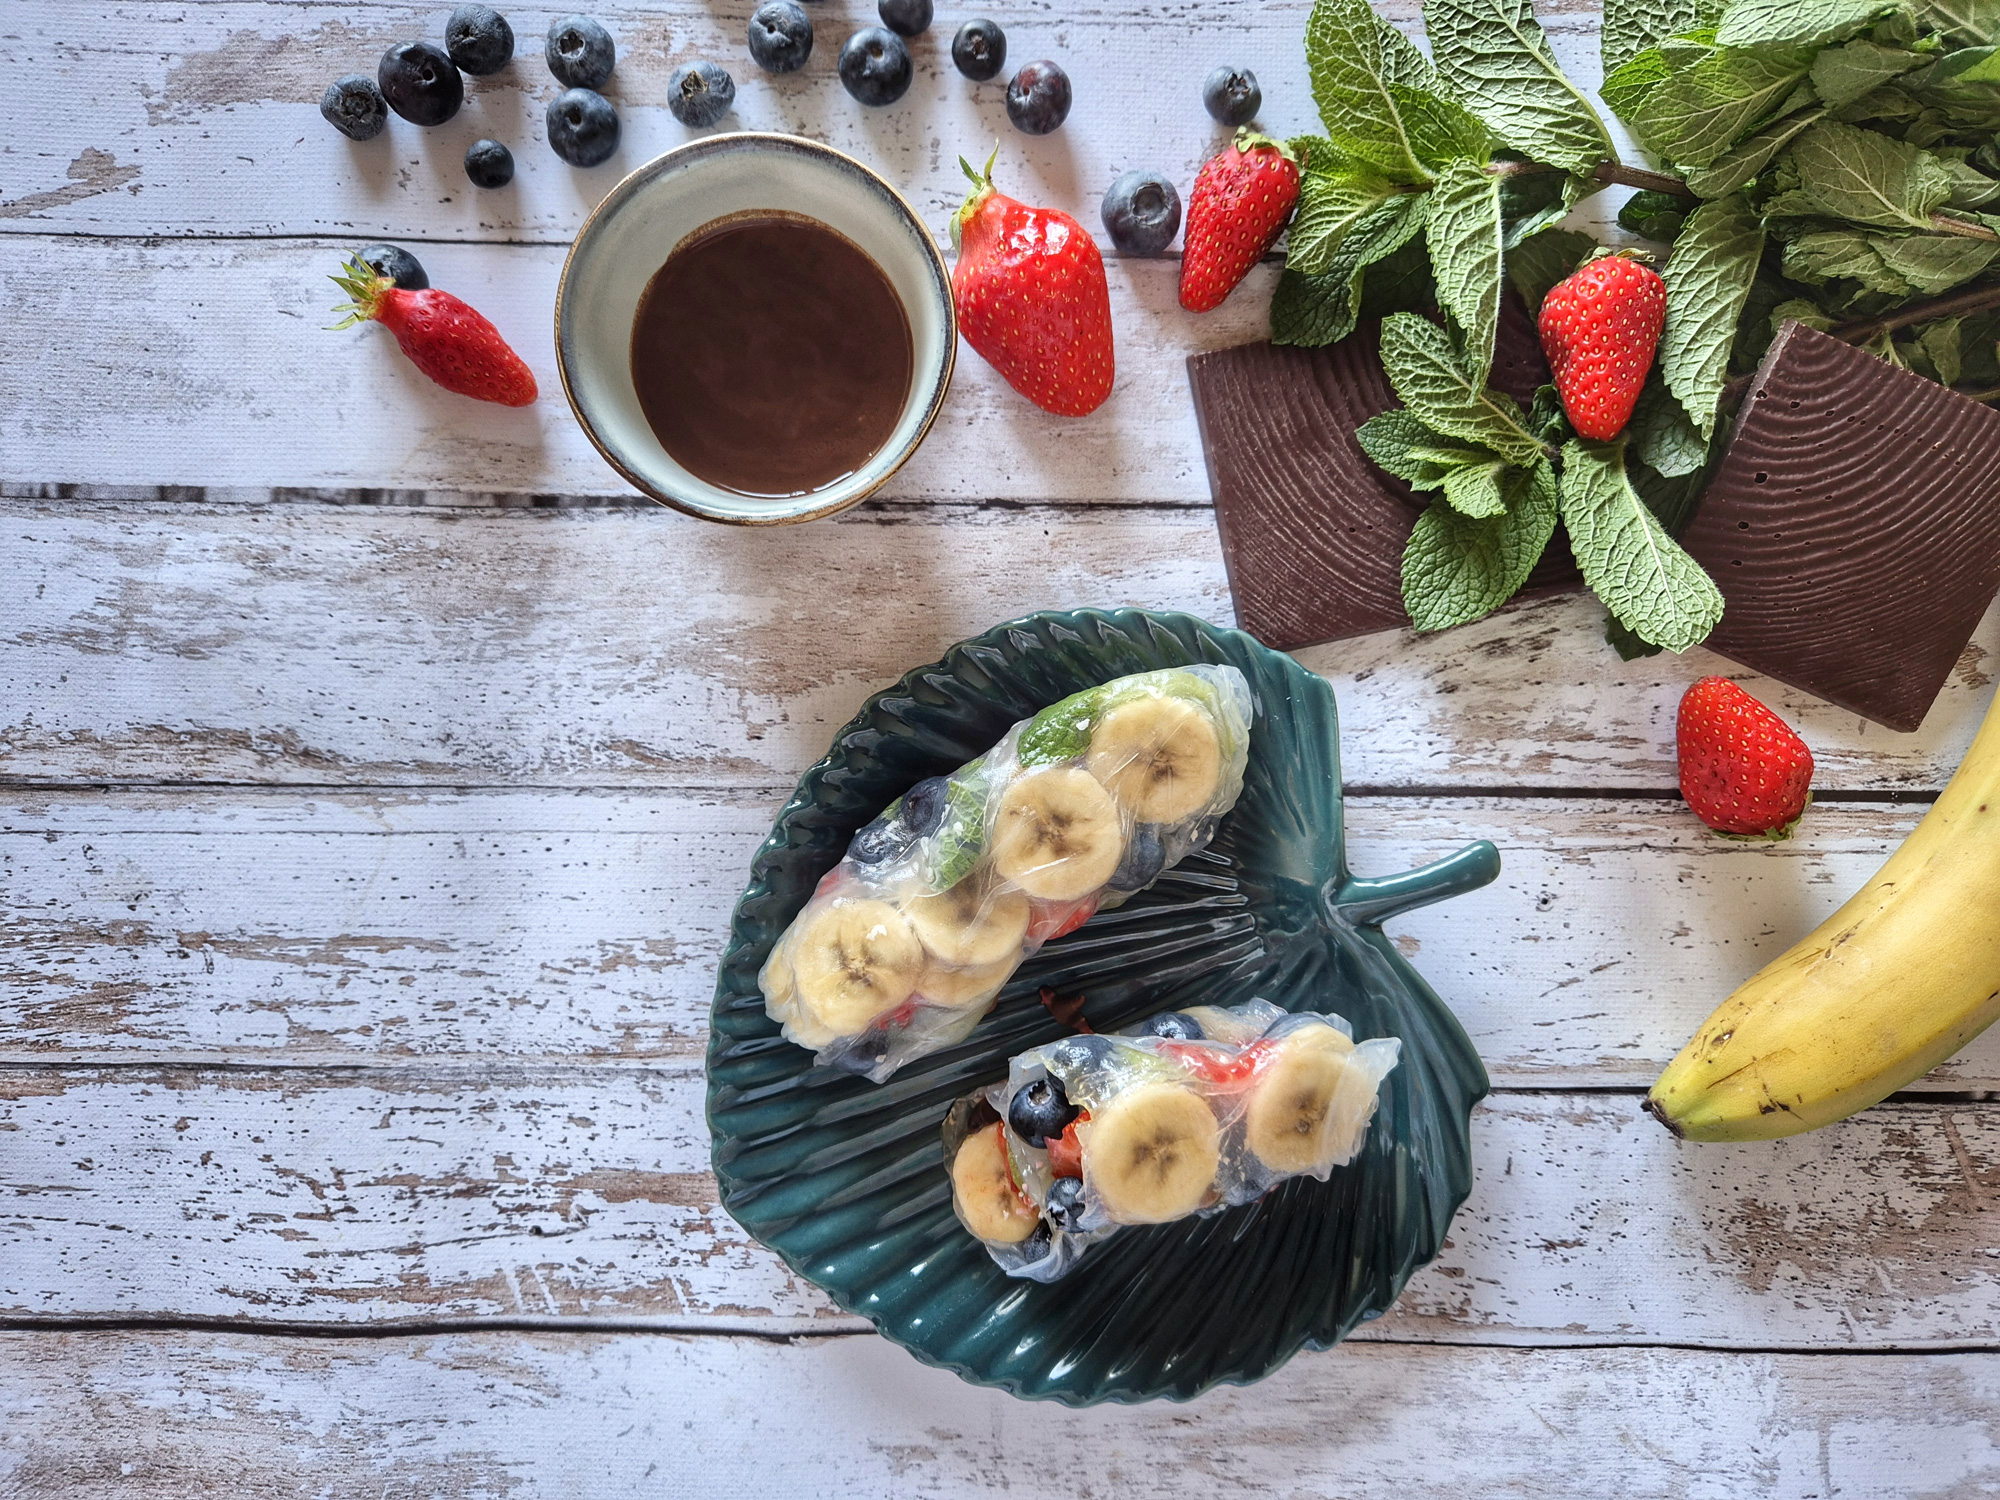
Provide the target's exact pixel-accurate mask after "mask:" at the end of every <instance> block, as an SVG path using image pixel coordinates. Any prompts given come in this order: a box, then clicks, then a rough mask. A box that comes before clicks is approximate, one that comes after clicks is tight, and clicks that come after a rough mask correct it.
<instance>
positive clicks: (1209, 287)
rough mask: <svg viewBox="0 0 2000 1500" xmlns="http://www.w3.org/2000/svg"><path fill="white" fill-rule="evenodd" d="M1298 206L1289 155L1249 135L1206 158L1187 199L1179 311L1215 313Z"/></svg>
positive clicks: (1295, 169)
mask: <svg viewBox="0 0 2000 1500" xmlns="http://www.w3.org/2000/svg"><path fill="white" fill-rule="evenodd" d="M1298 201H1299V164H1298V161H1297V159H1296V158H1295V157H1293V155H1292V153H1291V152H1290V150H1288V149H1287V148H1286V147H1285V146H1283V145H1281V144H1280V143H1278V142H1277V141H1274V140H1272V139H1271V138H1270V137H1269V136H1268V135H1260V134H1258V133H1257V132H1256V131H1253V130H1239V131H1237V132H1236V142H1235V144H1234V145H1232V146H1230V147H1229V149H1228V150H1226V151H1224V152H1223V153H1222V154H1221V155H1220V156H1216V157H1211V158H1210V159H1209V160H1208V161H1207V162H1205V163H1203V165H1202V169H1201V170H1200V171H1199V172H1197V173H1196V174H1195V179H1194V189H1193V191H1191V192H1190V193H1189V194H1188V207H1187V236H1186V238H1185V239H1184V240H1183V241H1182V245H1181V306H1182V307H1185V308H1186V309H1187V310H1188V311H1189V312H1207V311H1208V310H1209V309H1210V308H1213V307H1220V306H1221V305H1222V300H1223V298H1225V297H1227V296H1228V295H1229V294H1230V293H1231V292H1233V291H1235V290H1236V286H1237V283H1238V282H1240V281H1242V280H1243V278H1244V277H1245V276H1248V275H1249V274H1250V268H1251V267H1252V266H1254V265H1256V264H1257V262H1258V261H1260V260H1262V259H1263V258H1264V252H1265V251H1266V250H1269V249H1270V248H1271V246H1272V245H1273V244H1275V243H1276V242H1277V238H1278V236H1279V234H1281V233H1282V232H1283V231H1284V228H1285V224H1286V222H1287V221H1288V220H1289V219H1290V218H1291V217H1292V210H1293V209H1294V208H1295V207H1297V206H1298Z"/></svg>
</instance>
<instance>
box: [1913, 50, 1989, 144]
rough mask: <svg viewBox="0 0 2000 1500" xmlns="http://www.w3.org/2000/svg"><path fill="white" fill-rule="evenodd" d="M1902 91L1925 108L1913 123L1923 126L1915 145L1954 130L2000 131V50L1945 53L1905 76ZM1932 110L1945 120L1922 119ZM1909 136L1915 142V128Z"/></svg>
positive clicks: (1929, 141) (1928, 142) (1930, 140)
mask: <svg viewBox="0 0 2000 1500" xmlns="http://www.w3.org/2000/svg"><path fill="white" fill-rule="evenodd" d="M1901 89H1902V90H1906V91H1907V92H1908V93H1909V94H1911V95H1912V96H1913V102H1915V103H1917V104H1919V105H1922V106H1925V107H1926V108H1925V115H1920V116H1919V117H1918V119H1917V121H1916V125H1923V126H1926V128H1925V129H1924V130H1923V132H1922V133H1923V135H1924V137H1925V139H1923V140H1919V141H1917V142H1916V144H1919V145H1926V144H1930V143H1931V142H1932V141H1934V140H1935V139H1937V138H1938V137H1939V136H1940V135H1943V134H1947V133H1949V132H1950V130H1951V129H1953V128H1956V129H1958V130H1962V131H1974V132H1983V131H1988V130H1993V129H1995V128H2000V48H1995V47H1963V48H1960V49H1959V50H1958V51H1956V52H1948V53H1946V54H1945V55H1944V56H1943V57H1941V58H1939V59H1938V60H1937V61H1936V62H1934V63H1932V64H1931V65H1930V66H1929V67H1927V68H1924V69H1923V70H1922V71H1920V72H1916V73H1911V74H1908V75H1907V76H1905V78H1904V79H1903V80H1902V85H1901ZM1886 92H1897V91H1895V90H1892V91H1886ZM1932 111H1942V112H1943V115H1944V117H1945V118H1944V119H1942V120H1939V121H1937V122H1936V123H1935V124H1934V125H1933V124H1931V123H1930V122H1928V121H1927V120H1926V118H1925V116H1927V115H1929V114H1930V113H1931V112H1932ZM1909 133H1910V134H1911V136H1912V139H1915V135H1916V130H1915V126H1913V127H1912V130H1911V131H1910V132H1909Z"/></svg>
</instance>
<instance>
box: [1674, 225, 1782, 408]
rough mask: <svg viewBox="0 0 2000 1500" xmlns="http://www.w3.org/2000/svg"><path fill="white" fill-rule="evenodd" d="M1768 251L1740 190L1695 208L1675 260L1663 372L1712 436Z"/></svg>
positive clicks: (1683, 405) (1683, 401) (1760, 229)
mask: <svg viewBox="0 0 2000 1500" xmlns="http://www.w3.org/2000/svg"><path fill="white" fill-rule="evenodd" d="M1763 254H1764V231H1763V229H1762V227H1761V226H1760V224H1759V221H1758V217H1757V211H1756V210H1755V209H1754V208H1752V207H1751V206H1750V204H1749V202H1748V201H1747V200H1746V199H1745V198H1744V196H1743V195H1742V194H1741V193H1738V194H1736V195H1735V196H1733V197H1729V198H1718V199H1716V200H1714V201H1713V202H1710V203H1704V204H1702V205H1701V207H1699V208H1697V209H1696V210H1695V211H1694V212H1693V213H1691V214H1689V215H1688V221H1687V226H1686V227H1685V228H1684V229H1682V230H1681V233H1680V238H1679V239H1677V240H1675V241H1674V253H1673V254H1672V255H1671V256H1670V257H1669V258H1668V260H1667V268H1666V271H1665V272H1664V273H1663V274H1664V276H1665V279H1666V283H1667V323H1666V328H1665V329H1664V330H1663V331H1662V333H1661V335H1660V372H1661V374H1663V375H1664V376H1665V377H1666V382H1667V388H1668V389H1669V390H1671V391H1672V392H1673V393H1674V395H1675V396H1676V397H1677V398H1678V399H1679V400H1680V403H1681V406H1682V407H1683V408H1685V409H1686V411H1687V414H1688V416H1689V417H1690V418H1691V419H1692V420H1693V422H1694V425H1695V430H1696V431H1697V432H1699V433H1700V434H1701V436H1702V437H1703V439H1704V440H1705V439H1707V438H1708V437H1710V436H1711V435H1712V434H1713V433H1714V431H1715V416H1716V412H1715V407H1716V403H1717V402H1718V401H1719V400H1720V399H1721V398H1722V386H1723V382H1724V380H1725V378H1726V377H1727V375H1728V373H1729V350H1730V346H1731V345H1732V344H1734V343H1735V341H1736V321H1737V318H1738V316H1739V315H1740V314H1741V313H1742V311H1743V300H1744V298H1745V297H1747V296H1748V295H1749V294H1750V283H1751V282H1752V281H1754V280H1755V279H1756V276H1757V264H1758V262H1759V260H1761V259H1762V257H1763Z"/></svg>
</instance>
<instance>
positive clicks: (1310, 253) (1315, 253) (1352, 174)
mask: <svg viewBox="0 0 2000 1500" xmlns="http://www.w3.org/2000/svg"><path fill="white" fill-rule="evenodd" d="M1297 144H1298V143H1294V149H1296V146H1297ZM1304 144H1305V145H1306V147H1307V151H1306V156H1305V161H1306V170H1305V173H1304V175H1303V176H1302V177H1301V178H1300V180H1299V206H1298V211H1297V212H1296V213H1295V214H1294V215H1293V217H1292V222H1291V227H1290V228H1289V229H1288V230H1287V231H1286V235H1285V264H1286V265H1288V266H1291V267H1293V268H1294V269H1296V270H1300V271H1303V272H1305V273H1306V274H1307V275H1309V276H1316V275H1318V274H1319V273H1320V272H1322V271H1324V270H1326V269H1327V268H1328V267H1329V266H1331V265H1332V264H1333V255H1334V252H1335V251H1336V250H1338V249H1339V248H1340V244H1341V241H1342V240H1344V239H1346V238H1347V236H1348V234H1349V233H1351V232H1352V231H1353V229H1354V228H1355V226H1356V225H1358V224H1360V223H1362V222H1363V221H1364V220H1366V219H1367V217H1368V215H1369V214H1371V213H1373V212H1374V211H1375V210H1376V209H1378V208H1380V207H1381V206H1382V205H1383V204H1384V203H1387V202H1388V201H1389V200H1390V199H1392V198H1396V197H1400V196H1401V195H1402V194H1403V193H1404V192H1406V191H1407V189H1405V188H1404V186H1403V185H1402V184H1401V183H1398V182H1394V181H1392V180H1391V179H1389V178H1388V177H1385V176H1383V175H1381V174H1380V173H1379V172H1377V171H1375V170H1374V169H1373V168H1372V167H1369V166H1368V165H1366V164H1365V163H1360V162H1354V161H1352V160H1351V159H1348V158H1344V157H1341V156H1337V155H1336V154H1335V148H1334V147H1333V144H1332V143H1331V142H1330V141H1329V142H1321V143H1319V144H1320V145H1321V146H1322V147H1324V149H1323V150H1320V151H1317V152H1316V151H1314V149H1313V143H1311V142H1310V141H1308V142H1306V143H1304ZM1322 163H1325V165H1322Z"/></svg>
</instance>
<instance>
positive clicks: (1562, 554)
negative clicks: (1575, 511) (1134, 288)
mask: <svg viewBox="0 0 2000 1500" xmlns="http://www.w3.org/2000/svg"><path fill="white" fill-rule="evenodd" d="M1380 336H1381V328H1380V325H1379V324H1376V323H1373V322H1370V323H1364V324H1362V325H1361V327H1359V328H1358V329H1356V330H1355V331H1354V333H1353V334H1351V335H1350V336H1349V337H1348V338H1346V339H1345V340H1343V341H1342V342H1340V343H1338V344H1334V345H1331V346H1328V347H1326V348H1321V349H1296V348H1280V347H1279V346H1277V345H1274V344H1262V343H1260V344H1244V345H1241V346H1239V347H1237V348H1234V349H1223V350H1220V351H1218V352H1216V353H1213V354H1197V355H1195V356H1193V357H1192V358H1190V359H1189V360H1188V380H1189V383H1190V384H1191V385H1192V386H1193V388H1194V404H1195V414H1196V417H1197V418H1198V420H1199V421H1200V423H1201V433H1202V445H1203V447H1204V449H1205V450H1206V452H1207V455H1208V478H1209V488H1210V490H1211V492H1212V493H1213V495H1214V497H1215V518H1216V525H1217V527H1218V529H1219V530H1220V531H1221V533H1222V556H1223V561H1224V563H1225V564H1226V565H1227V567H1228V570H1229V586H1230V589H1231V591H1232V592H1233V593H1234V594H1235V597H1236V618H1237V621H1238V623H1239V624H1241V625H1242V626H1243V628H1244V629H1245V630H1248V631H1249V632H1251V633H1252V634H1253V635H1255V636H1257V637H1258V638H1259V639H1260V640H1262V641H1264V642H1265V643H1266V644H1268V645H1272V646H1276V647H1277V648H1279V649H1280V650H1291V649H1292V648H1294V647H1298V646H1308V645H1312V644H1314V643H1316V642H1319V641H1330V640H1340V639H1343V638H1345V637H1348V636H1356V635H1367V634H1369V633H1371V632H1373V631H1377V630H1391V629H1396V628H1400V627H1402V626H1406V625H1408V624H1409V623H1410V617H1409V615H1408V613H1407V612H1406V611H1405V610H1404V608H1403V590H1402V564H1403V548H1404V546H1405V545H1406V544H1407V543H1408V541H1409V539H1410V529H1411V528H1412V527H1413V526H1415V525H1416V520H1417V516H1418V514H1419V513H1420V512H1421V511H1422V509H1423V506H1424V502H1425V500H1427V499H1428V496H1418V495H1415V494H1414V493H1412V491H1411V489H1410V487H1409V486H1408V485H1407V484H1405V483H1403V481H1402V480H1400V479H1396V478H1394V477H1392V476H1390V475H1388V474H1385V473H1383V472H1382V471H1381V470H1380V469H1378V468H1376V467H1375V465H1374V463H1373V462H1371V461H1370V459H1369V458H1368V456H1367V455H1366V454H1365V453H1363V452H1362V451H1361V447H1360V444H1358V443H1357V442H1355V440H1354V429H1355V428H1357V427H1359V426H1360V425H1361V424H1362V423H1363V422H1365V421H1367V420H1368V419H1369V418H1370V417H1372V416H1375V415H1377V414H1378V413H1380V412H1384V411H1387V410H1389V408H1391V407H1392V406H1395V405H1397V404H1398V403H1397V401H1396V396H1395V393H1394V392H1393V391H1392V390H1390V388H1389V381H1388V377H1387V376H1385V375H1384V374H1383V373H1382V356H1381V339H1380ZM1548 378H1549V376H1548V367H1547V366H1546V365H1545V364H1544V363H1543V361H1542V357H1541V350H1540V348H1539V347H1538V346H1537V343H1536V340H1535V333H1534V326H1533V324H1532V323H1531V322H1530V320H1529V318H1528V315H1527V312H1526V310H1525V309H1524V308H1522V307H1521V306H1520V305H1519V304H1518V303H1516V302H1514V301H1513V299H1511V298H1510V299H1509V300H1508V302H1507V304H1506V307H1505V311H1504V314H1503V316H1502V319H1501V325H1500V337H1499V340H1498V349H1497V350H1496V353H1495V356H1494V369H1493V383H1494V385H1496V386H1498V387H1499V388H1500V389H1502V390H1505V391H1507V392H1509V393H1510V394H1512V395H1514V396H1515V397H1516V398H1517V399H1519V400H1521V401H1523V402H1524V403H1525V402H1527V401H1531V400H1532V399H1533V398H1534V393H1535V387H1536V386H1538V385H1540V384H1541V383H1542V382H1544V381H1546V380H1547V379H1548ZM1580 583H1581V580H1580V579H1579V578H1578V577H1577V574H1576V569H1575V565H1574V564H1573V563H1572V562H1571V560H1570V557H1569V549H1568V545H1567V543H1566V542H1565V541H1564V540H1563V539H1562V538H1561V537H1560V536H1558V537H1557V539H1556V541H1555V542H1554V543H1552V544H1551V546H1550V548H1549V553H1548V556H1547V557H1546V558H1545V559H1544V560H1543V562H1542V564H1541V565H1540V566H1539V567H1537V568H1536V570H1535V573H1534V575H1533V576H1532V577H1531V578H1530V579H1529V581H1528V589H1529V590H1535V591H1540V590H1544V589H1550V588H1575V587H1577V586H1579V584H1580ZM1524 592H1526V590H1524Z"/></svg>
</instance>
